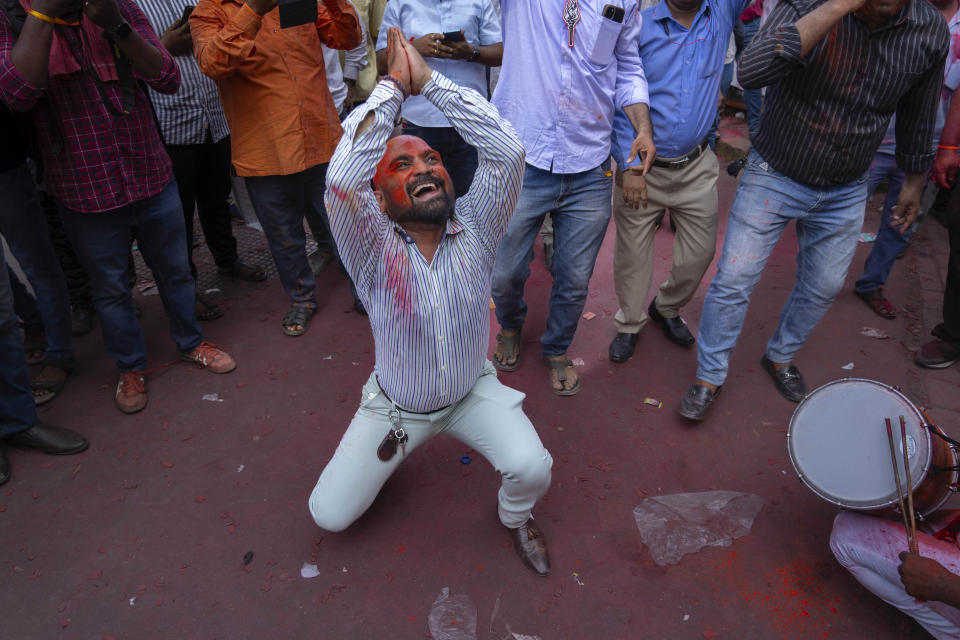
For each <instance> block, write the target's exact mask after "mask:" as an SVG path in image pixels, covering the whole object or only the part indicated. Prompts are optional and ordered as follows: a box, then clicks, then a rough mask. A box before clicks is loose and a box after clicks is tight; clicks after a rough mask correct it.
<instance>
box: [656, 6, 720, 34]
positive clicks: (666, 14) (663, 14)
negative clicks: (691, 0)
mask: <svg viewBox="0 0 960 640" xmlns="http://www.w3.org/2000/svg"><path fill="white" fill-rule="evenodd" d="M710 4H711V2H710V0H702V2H701V3H700V9H699V10H698V11H697V15H695V16H694V17H693V22H692V23H691V24H690V29H691V30H692V29H693V28H694V27H695V26H696V24H697V20H699V19H700V16H702V15H703V14H704V13H706V12H712V11H713V9H711V8H710ZM653 19H654V20H655V21H656V22H660V21H661V20H672V21H673V22H674V23H675V24H678V25H679V24H680V23H679V22H677V21H676V19H674V17H673V14H672V13H670V7H668V6H667V0H661V1H660V2H658V3H657V4H656V5H654V7H653ZM681 26H682V25H681Z"/></svg>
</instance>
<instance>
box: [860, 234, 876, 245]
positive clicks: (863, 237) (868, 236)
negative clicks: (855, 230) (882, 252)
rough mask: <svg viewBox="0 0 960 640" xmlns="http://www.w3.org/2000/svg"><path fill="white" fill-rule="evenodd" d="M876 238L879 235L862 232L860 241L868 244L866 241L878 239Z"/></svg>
mask: <svg viewBox="0 0 960 640" xmlns="http://www.w3.org/2000/svg"><path fill="white" fill-rule="evenodd" d="M876 239H877V236H875V235H874V234H872V233H861V234H860V242H863V243H865V244H866V243H870V242H873V241H874V240H876Z"/></svg>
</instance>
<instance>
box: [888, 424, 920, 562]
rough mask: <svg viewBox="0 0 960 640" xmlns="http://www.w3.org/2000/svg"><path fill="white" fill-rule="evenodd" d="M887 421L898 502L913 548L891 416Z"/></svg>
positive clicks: (909, 545) (908, 542)
mask: <svg viewBox="0 0 960 640" xmlns="http://www.w3.org/2000/svg"><path fill="white" fill-rule="evenodd" d="M885 420H886V423H887V442H888V443H889V444H890V460H891V461H892V462H893V479H894V480H895V481H896V483H897V502H899V503H900V515H901V516H903V528H904V530H906V532H907V547H908V548H909V549H910V550H911V551H912V550H913V538H912V537H911V536H910V519H909V518H910V517H909V516H908V515H907V509H906V506H905V505H904V504H903V487H902V486H901V485H900V469H899V467H897V449H896V447H895V446H894V445H893V426H892V425H891V424H890V418H885Z"/></svg>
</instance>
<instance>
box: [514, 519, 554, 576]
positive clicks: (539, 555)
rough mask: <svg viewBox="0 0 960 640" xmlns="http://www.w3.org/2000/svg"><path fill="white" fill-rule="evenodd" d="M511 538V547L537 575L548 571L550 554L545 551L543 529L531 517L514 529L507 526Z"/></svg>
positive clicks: (545, 573)
mask: <svg viewBox="0 0 960 640" xmlns="http://www.w3.org/2000/svg"><path fill="white" fill-rule="evenodd" d="M507 531H509V532H510V538H511V539H512V540H513V548H514V549H516V550H517V555H518V556H520V559H521V560H523V562H524V564H526V565H527V566H528V567H530V568H531V569H533V570H534V571H535V572H536V573H537V575H538V576H545V575H548V574H549V573H550V555H549V554H548V553H547V539H546V538H544V537H543V531H541V530H540V527H539V526H537V523H536V521H535V520H534V519H533V518H532V517H531V518H530V519H529V520H527V521H526V522H525V523H523V524H522V525H521V526H520V527H518V528H516V529H510V528H507Z"/></svg>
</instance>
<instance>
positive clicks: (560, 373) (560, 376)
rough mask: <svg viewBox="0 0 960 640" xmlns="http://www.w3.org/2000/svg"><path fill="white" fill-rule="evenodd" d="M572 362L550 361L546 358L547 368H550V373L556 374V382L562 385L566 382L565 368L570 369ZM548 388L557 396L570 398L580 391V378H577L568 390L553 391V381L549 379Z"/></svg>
mask: <svg viewBox="0 0 960 640" xmlns="http://www.w3.org/2000/svg"><path fill="white" fill-rule="evenodd" d="M572 366H573V361H572V360H551V359H549V358H547V367H549V368H550V371H556V372H557V382H559V383H560V384H561V385H563V383H564V382H566V381H567V367H572ZM550 388H551V389H553V392H554V393H555V394H557V395H558V396H572V395H575V394H576V393H577V392H578V391H580V378H577V383H576V384H575V385H573V386H572V387H570V388H569V389H566V388H564V389H554V388H553V379H552V378H551V379H550Z"/></svg>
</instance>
